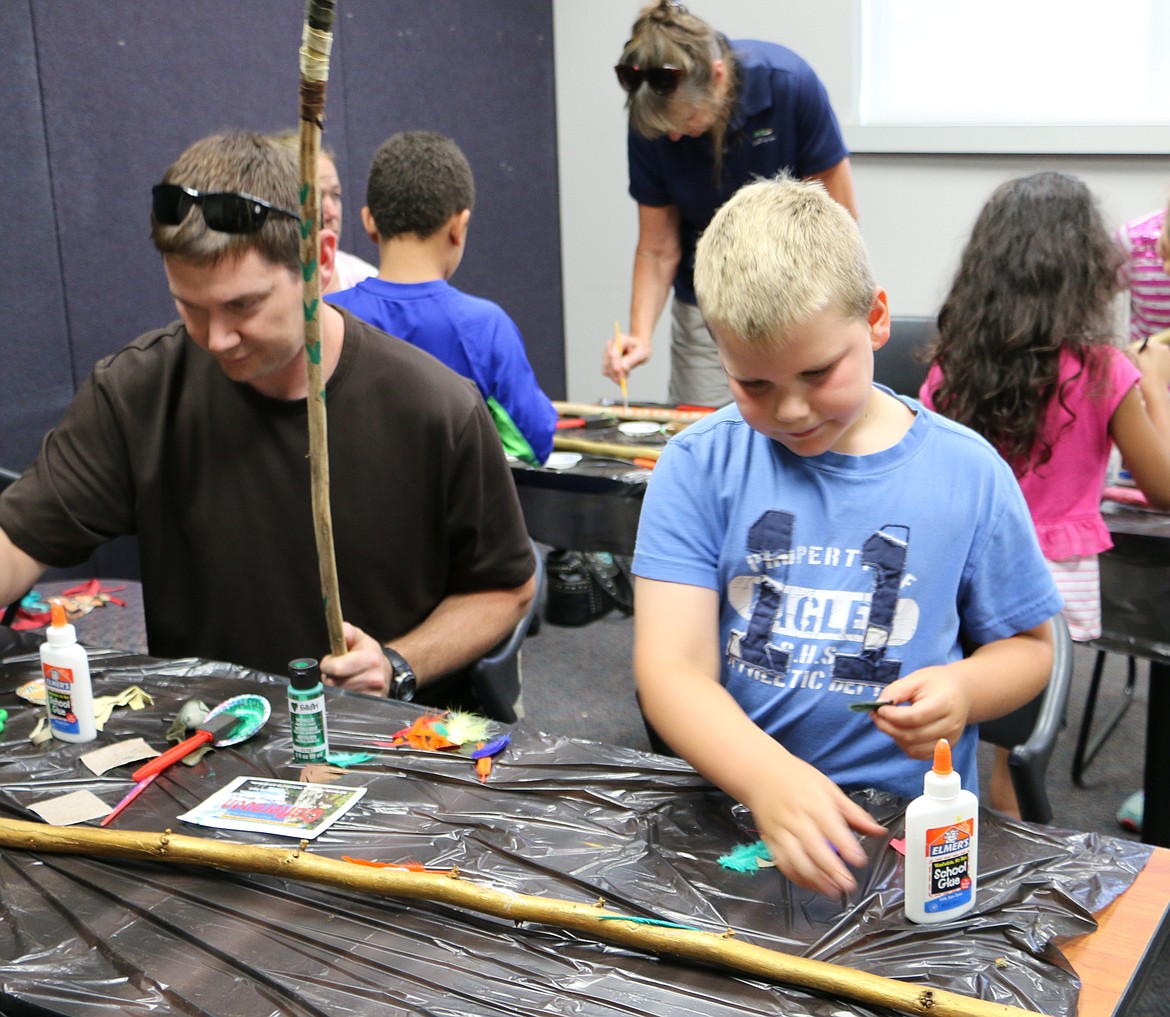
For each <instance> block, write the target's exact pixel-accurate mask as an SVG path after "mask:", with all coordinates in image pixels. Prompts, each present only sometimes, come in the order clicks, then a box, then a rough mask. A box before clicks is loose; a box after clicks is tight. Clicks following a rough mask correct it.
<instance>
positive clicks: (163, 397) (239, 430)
mask: <svg viewBox="0 0 1170 1017" xmlns="http://www.w3.org/2000/svg"><path fill="white" fill-rule="evenodd" d="M326 396H327V399H326V405H327V410H328V427H329V474H330V501H331V508H332V521H333V536H334V545H335V548H336V555H337V569H338V574H339V576H340V594H341V606H342V613H343V615H344V617H345V619H346V620H347V621H350V622H352V623H354V624H355V625H357V626H359V627H360V628H362V629H363V630H365V631H366V632H368V633H369V634H370V635H372V636H374V637H375V638H377V639H379V640H381V641H383V642H385V641H388V640H390V639H393V638H395V637H396V636H399V635H402V634H403V633H405V632H407V631H409V630H411V629H412V628H414V627H415V626H417V625H418V624H419V623H420V622H421V621H422V620H423V619H424V618H425V617H426V616H427V615H428V614H429V613H430V612H431V610H432V609H433V608H434V607H435V605H436V604H438V602H439V601H440V600H442V599H443V597H445V596H446V595H447V594H450V593H468V592H474V591H478V590H485V589H498V588H511V587H515V586H519V585H521V584H522V583H524V582H525V581H526V580H527V579H528V577H529V576H530V575H531V574H532V571H533V565H534V563H533V559H532V554H531V547H530V544H529V542H528V537H527V534H526V531H525V527H524V519H523V516H522V514H521V511H520V506H519V502H518V500H517V497H516V491H515V487H514V486H513V483H512V479H511V475H510V473H509V470H508V466H507V463H506V462H505V460H504V456H503V452H502V450H501V448H500V441H499V438H498V436H497V435H496V432H495V428H494V426H493V424H492V420H491V417H490V415H489V414H488V412H487V408H486V407H485V406H484V404H483V400H482V399H481V398H480V396H479V393H478V392H477V391H476V389H475V386H474V385H473V384H472V383H471V382H469V381H467V380H466V379H464V378H461V377H459V375H457V374H455V373H454V372H453V371H451V370H449V369H448V368H446V367H445V366H443V365H442V364H440V363H439V362H438V361H437V360H435V359H434V358H432V357H430V356H428V355H427V354H425V353H422V352H421V351H419V350H417V349H415V348H414V347H412V346H410V345H409V344H407V343H404V342H402V341H401V340H398V339H393V338H391V337H390V336H387V335H386V334H385V333H383V332H379V331H377V330H376V329H374V328H371V327H370V326H369V325H366V324H365V323H364V322H361V321H359V320H358V319H356V318H354V317H352V316H351V315H349V314H346V315H345V341H344V344H343V346H342V351H341V359H340V362H339V363H338V365H337V369H336V371H335V372H334V374H333V377H332V378H330V380H329V383H328V385H327V387H326ZM306 416H307V410H306V403H305V401H304V400H297V401H294V402H284V401H281V400H275V399H270V398H267V397H265V396H262V395H260V394H259V393H258V392H256V391H255V389H253V388H251V387H250V386H248V385H245V384H239V383H236V382H232V381H229V380H228V379H227V378H226V377H225V376H224V375H223V373H222V372H221V370H220V369H219V367H218V366H217V365H216V363H215V362H214V360H213V359H212V358H211V357H210V356H208V355H207V354H206V353H204V352H203V351H202V350H200V349H199V348H198V347H196V346H195V344H194V343H193V342H191V340H190V337H189V336H188V334H187V332H186V330H185V329H184V328H183V326H182V325H181V324H180V323H178V322H176V323H175V324H173V325H171V326H170V327H169V328H167V329H162V330H159V331H156V332H150V333H148V334H146V335H144V336H142V337H140V338H139V339H137V340H135V341H134V342H132V343H131V344H130V345H129V346H127V347H126V348H125V349H123V350H121V351H119V352H118V353H115V354H114V355H113V356H111V357H107V358H106V359H105V360H102V361H101V362H100V363H99V364H98V365H97V367H96V368H95V369H94V372H93V374H92V375H91V376H90V377H89V378H88V379H87V380H86V382H85V383H84V385H83V386H82V388H81V390H80V391H79V392H78V394H77V397H76V398H75V399H74V401H73V403H72V404H71V405H70V407H69V408H68V409H67V410H66V412H65V414H64V416H63V417H62V419H61V422H60V423H59V425H58V426H57V427H56V428H55V429H54V430H53V431H51V432H49V434H48V435H47V436H46V437H45V440H44V443H43V445H42V448H41V454H40V456H39V457H38V459H37V462H36V463H35V464H34V466H33V467H32V469H30V470H29V472H28V473H27V474H26V475H25V476H24V477H23V478H21V480H19V481H18V482H17V483H15V484H13V485H12V487H10V488H9V489H8V490H7V491H6V492H5V494H4V496H3V497H2V498H0V527H3V529H4V530H5V531H6V532H7V534H8V536H9V537H10V538H11V540H12V542H13V543H14V544H16V546H17V547H19V548H21V549H22V550H23V551H25V552H26V553H27V554H30V555H32V557H33V558H35V559H37V560H38V561H41V562H44V563H45V564H47V565H68V564H75V563H77V562H79V561H82V560H84V559H85V558H86V556H87V555H89V554H90V552H91V551H92V550H93V548H94V547H96V546H97V545H98V544H100V543H102V542H104V541H106V540H108V539H111V538H112V537H115V536H118V535H120V534H123V533H137V534H138V540H139V545H140V554H141V561H142V578H143V594H144V601H145V607H146V625H147V636H148V640H149V643H150V650H151V652H152V653H153V654H156V655H159V656H165V657H177V656H198V657H203V658H207V659H212V660H226V661H230V662H232V663H236V664H241V665H244V666H247V667H254V668H258V669H260V670H265V671H271V672H274V673H277V674H283V673H284V672H285V669H286V667H287V664H288V661H290V660H292V659H293V658H294V657H302V656H323V655H324V654H325V653H326V652H328V646H329V640H328V634H327V631H326V627H325V620H324V612H323V611H322V607H321V586H320V579H319V574H318V569H317V552H316V544H315V541H314V539H313V528H312V513H311V508H310V482H309V462H308V458H307V454H308V424H307V420H306Z"/></svg>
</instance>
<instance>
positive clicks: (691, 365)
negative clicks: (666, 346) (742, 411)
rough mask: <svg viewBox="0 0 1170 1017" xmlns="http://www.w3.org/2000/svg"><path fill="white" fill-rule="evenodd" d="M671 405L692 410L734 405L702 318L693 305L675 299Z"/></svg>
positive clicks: (672, 330) (672, 327) (713, 345)
mask: <svg viewBox="0 0 1170 1017" xmlns="http://www.w3.org/2000/svg"><path fill="white" fill-rule="evenodd" d="M670 401H671V402H672V403H686V404H689V405H692V406H725V405H726V404H727V403H729V402H731V389H730V388H728V386H727V376H726V375H725V374H724V373H723V367H722V365H721V364H720V363H719V354H718V353H717V352H716V350H715V343H714V341H713V340H712V339H711V334H710V333H709V332H708V331H707V326H706V325H705V324H704V323H703V315H702V314H700V313H699V309H698V308H697V307H695V306H694V304H687V303H683V301H681V300H679V299H678V297H675V298H674V300H673V302H672V306H671V328H670Z"/></svg>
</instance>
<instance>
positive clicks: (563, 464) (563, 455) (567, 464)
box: [544, 452, 581, 470]
mask: <svg viewBox="0 0 1170 1017" xmlns="http://www.w3.org/2000/svg"><path fill="white" fill-rule="evenodd" d="M580 461H581V453H580V452H553V453H551V454H550V455H549V457H548V458H547V459H546V460H545V461H544V465H545V466H546V467H548V468H549V469H550V470H571V469H572V468H573V467H574V466H576V465H577V464H578V463H579V462H580Z"/></svg>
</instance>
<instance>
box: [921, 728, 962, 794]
mask: <svg viewBox="0 0 1170 1017" xmlns="http://www.w3.org/2000/svg"><path fill="white" fill-rule="evenodd" d="M961 790H962V783H961V781H960V779H959V775H958V774H957V773H955V771H954V769H953V768H952V767H951V743H950V742H948V741H947V740H946V739H945V738H940V739H939V740H938V741H937V742H935V743H934V766H933V768H931V769H930V770H927V771H926V777H925V779H924V780H923V788H922V792H923V794H925V795H927V796H928V797H930V798H953V797H954V796H955V795H957V794H958V793H959V792H960V791H961Z"/></svg>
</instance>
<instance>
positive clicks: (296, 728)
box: [288, 657, 329, 763]
mask: <svg viewBox="0 0 1170 1017" xmlns="http://www.w3.org/2000/svg"><path fill="white" fill-rule="evenodd" d="M288 678H289V686H288V719H289V725H290V727H291V728H292V747H293V762H294V763H324V762H325V761H326V757H327V756H328V755H329V732H328V728H327V727H326V724H325V686H324V685H322V684H321V669H320V668H319V667H318V665H317V661H315V660H314V659H313V658H312V657H300V658H298V659H297V660H294V661H291V662H290V663H289V665H288Z"/></svg>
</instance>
